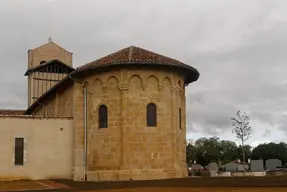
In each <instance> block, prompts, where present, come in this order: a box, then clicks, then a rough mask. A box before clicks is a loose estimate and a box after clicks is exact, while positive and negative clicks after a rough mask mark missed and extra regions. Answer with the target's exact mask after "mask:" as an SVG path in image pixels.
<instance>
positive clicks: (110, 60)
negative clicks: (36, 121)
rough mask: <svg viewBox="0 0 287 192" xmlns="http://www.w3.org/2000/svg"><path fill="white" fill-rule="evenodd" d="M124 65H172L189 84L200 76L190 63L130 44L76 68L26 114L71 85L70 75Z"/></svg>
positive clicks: (39, 99)
mask: <svg viewBox="0 0 287 192" xmlns="http://www.w3.org/2000/svg"><path fill="white" fill-rule="evenodd" d="M124 65H133V66H134V65H144V66H162V67H172V69H173V70H175V71H179V72H180V73H181V74H182V75H184V77H185V83H187V84H188V83H191V82H193V81H196V80H197V79H198V78H199V72H198V71H197V70H196V69H195V68H193V67H192V66H190V65H187V64H184V63H182V62H180V61H177V60H175V59H172V58H169V57H166V56H163V55H160V54H157V53H154V52H151V51H148V50H145V49H142V48H139V47H135V46H130V47H127V48H124V49H121V50H119V51H117V52H115V53H112V54H110V55H107V56H105V57H102V58H100V59H98V60H95V61H93V62H90V63H88V64H86V65H83V66H81V67H78V68H76V69H75V70H74V71H72V72H71V73H69V74H68V75H67V76H66V77H64V78H63V79H62V80H61V81H59V82H58V83H56V84H55V85H54V86H53V87H52V88H51V89H50V90H48V91H47V92H46V93H44V94H43V95H42V96H40V97H39V98H38V100H37V101H35V102H34V103H33V104H32V105H31V106H30V107H29V108H28V109H27V110H26V112H25V114H29V113H31V111H33V109H34V108H35V107H36V106H38V103H39V102H40V103H41V102H43V101H44V100H46V99H47V98H49V96H50V94H52V93H54V92H55V91H56V90H58V89H65V87H67V86H69V85H71V84H72V83H73V80H72V79H71V78H70V77H72V76H74V75H78V74H81V73H82V72H84V71H88V70H93V69H98V68H106V67H113V66H124Z"/></svg>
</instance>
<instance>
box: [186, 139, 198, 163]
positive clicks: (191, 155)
mask: <svg viewBox="0 0 287 192" xmlns="http://www.w3.org/2000/svg"><path fill="white" fill-rule="evenodd" d="M194 160H196V148H195V146H194V145H193V142H192V141H191V140H188V141H187V144H186V163H187V164H188V166H190V164H192V163H193V162H194Z"/></svg>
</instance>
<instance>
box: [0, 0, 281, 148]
mask: <svg viewBox="0 0 287 192" xmlns="http://www.w3.org/2000/svg"><path fill="white" fill-rule="evenodd" d="M0 24H1V30H0V38H1V43H0V58H1V62H0V65H1V70H0V75H1V82H0V84H1V89H0V94H1V96H0V108H13V109H16V108H26V107H27V82H26V81H27V79H26V77H24V73H25V70H26V69H27V51H28V49H32V48H35V47H37V46H39V45H41V44H44V43H46V42H47V40H48V37H49V35H50V31H51V34H52V38H53V41H55V42H56V43H58V44H59V45H61V46H62V47H64V48H66V49H67V50H68V51H70V52H73V53H74V58H73V59H74V66H76V67H78V66H80V65H83V64H85V63H87V62H89V61H92V60H95V59H97V58H99V57H102V56H105V55H107V54H109V53H111V52H114V51H117V50H118V49H121V48H124V47H127V46H130V45H135V46H139V47H142V48H145V49H148V50H151V51H154V52H157V53H160V54H164V55H166V56H170V57H173V58H175V59H178V60H180V61H182V62H185V63H187V64H189V65H192V66H194V67H195V68H197V69H198V70H199V72H200V73H201V76H200V78H199V80H198V81H197V82H195V83H193V84H190V85H189V86H188V88H187V115H188V120H187V125H188V134H187V137H188V138H192V139H197V138H199V137H202V136H213V135H214V136H219V137H220V138H221V139H230V140H234V137H233V136H232V133H231V130H232V129H231V122H230V117H231V116H234V115H235V113H236V111H237V110H238V109H240V110H242V111H245V112H247V114H249V115H250V117H251V119H252V121H251V123H252V126H253V130H254V131H253V134H252V138H251V139H250V140H249V143H250V144H253V145H254V144H258V143H260V142H264V141H275V142H278V141H286V139H287V54H286V52H287V1H286V0H246V1H242V0H238V1H237V0H216V1H215V0H200V1H199V0H104V1H103V0H81V1H79V0H25V1H24V0H1V1H0ZM12 74H15V76H13V75H12ZM234 141H236V140H234Z"/></svg>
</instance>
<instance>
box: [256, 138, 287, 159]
mask: <svg viewBox="0 0 287 192" xmlns="http://www.w3.org/2000/svg"><path fill="white" fill-rule="evenodd" d="M251 158H252V159H262V160H264V162H265V161H266V160H268V159H280V160H281V161H282V163H283V164H285V163H287V144H286V143H284V142H281V143H278V144H276V143H273V142H271V143H265V144H261V145H258V146H257V147H255V148H254V149H253V151H252V153H251Z"/></svg>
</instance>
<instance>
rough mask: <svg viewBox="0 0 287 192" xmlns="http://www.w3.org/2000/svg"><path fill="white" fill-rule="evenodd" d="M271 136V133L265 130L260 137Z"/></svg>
mask: <svg viewBox="0 0 287 192" xmlns="http://www.w3.org/2000/svg"><path fill="white" fill-rule="evenodd" d="M270 135H271V131H270V130H266V131H265V132H264V133H263V134H262V137H269V136H270Z"/></svg>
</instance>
